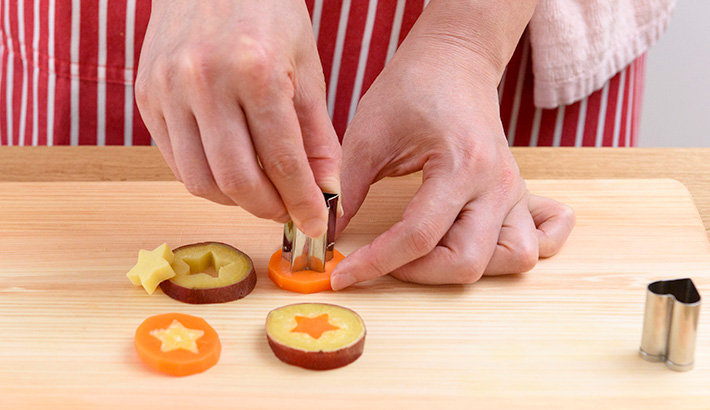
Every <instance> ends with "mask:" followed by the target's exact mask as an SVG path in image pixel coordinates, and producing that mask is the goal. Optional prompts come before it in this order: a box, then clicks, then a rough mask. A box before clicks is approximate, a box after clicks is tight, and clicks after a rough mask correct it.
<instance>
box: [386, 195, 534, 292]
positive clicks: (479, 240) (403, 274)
mask: <svg viewBox="0 0 710 410" xmlns="http://www.w3.org/2000/svg"><path fill="white" fill-rule="evenodd" d="M516 208H520V207H518V206H517V205H516V206H515V207H514V208H513V210H511V212H509V214H508V216H507V217H506V219H505V220H504V221H503V222H502V223H503V227H504V229H505V228H508V231H507V232H508V234H507V235H506V237H504V235H503V230H501V222H497V221H496V217H495V206H493V205H492V204H490V203H487V202H484V201H482V200H480V199H479V200H476V201H474V202H471V203H469V204H467V205H466V206H465V207H464V208H463V210H462V211H461V214H460V215H459V217H458V219H457V220H456V222H454V224H453V226H452V227H451V229H450V230H449V232H448V233H447V234H446V236H445V237H444V239H442V241H441V243H440V244H439V245H438V246H437V247H436V248H435V249H434V250H433V251H432V252H431V253H429V254H428V255H426V256H424V257H422V258H420V259H417V260H415V261H413V262H411V263H409V264H407V265H405V266H402V267H401V268H399V269H397V270H395V271H394V272H392V276H394V277H396V278H398V279H400V280H404V281H407V282H416V283H423V284H447V283H448V284H452V283H455V284H460V283H473V282H475V281H477V280H478V279H480V278H481V276H482V275H483V274H484V272H485V273H488V267H490V266H491V264H494V265H495V264H497V262H495V261H494V259H495V258H496V257H501V256H503V255H500V252H502V250H501V248H503V250H505V251H506V252H507V249H506V248H505V247H504V246H501V244H500V243H501V240H503V241H505V242H504V243H506V245H507V246H509V247H510V248H512V246H511V245H512V243H508V242H509V241H510V242H514V241H513V239H514V238H509V237H510V236H512V235H513V234H514V233H516V232H517V231H518V228H516V227H513V226H512V225H517V224H518V223H519V222H520V220H521V219H522V217H521V216H520V215H519V214H520V212H519V210H517V209H516ZM522 209H523V210H524V211H525V213H527V209H526V208H525V206H522ZM527 217H528V219H530V215H529V214H528V215H527ZM529 225H530V226H528V227H527V228H528V229H531V230H530V237H531V238H532V239H533V240H535V241H536V238H535V231H534V225H532V220H531V219H530V221H529ZM499 231H500V233H499ZM507 237H508V238H509V239H508V238H507ZM496 239H498V244H496ZM511 253H513V254H514V252H511ZM505 256H506V257H507V260H509V261H510V268H511V269H525V267H519V266H516V263H518V262H517V258H510V256H509V255H505ZM535 257H536V258H537V253H535Z"/></svg>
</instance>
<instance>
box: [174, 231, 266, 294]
mask: <svg viewBox="0 0 710 410" xmlns="http://www.w3.org/2000/svg"><path fill="white" fill-rule="evenodd" d="M173 252H174V254H175V258H174V260H173V263H172V265H171V266H172V268H173V270H174V271H175V276H174V277H173V278H172V279H170V280H167V281H164V282H162V283H161V284H160V289H162V290H163V292H164V293H165V294H166V295H168V296H170V297H171V298H173V299H176V300H179V301H180V302H185V303H192V304H203V303H224V302H231V301H233V300H237V299H241V298H243V297H245V296H246V295H248V294H249V293H251V291H252V290H254V286H256V271H255V270H254V263H253V262H252V260H251V258H249V256H248V255H247V254H246V253H244V252H242V251H240V250H239V249H237V248H234V247H232V246H229V245H227V244H224V243H220V242H205V243H196V244H192V245H185V246H181V247H179V248H177V249H175V250H174V251H173ZM209 269H213V270H214V271H215V272H217V276H216V277H215V276H212V275H210V274H208V273H205V272H206V271H207V270H209Z"/></svg>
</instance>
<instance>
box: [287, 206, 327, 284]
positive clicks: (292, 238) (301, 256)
mask: <svg viewBox="0 0 710 410" xmlns="http://www.w3.org/2000/svg"><path fill="white" fill-rule="evenodd" d="M323 196H324V197H325V204H326V207H327V208H328V229H327V230H326V231H325V233H324V234H323V235H321V236H319V237H317V238H311V237H310V236H308V235H306V234H305V233H303V232H302V231H301V230H300V229H298V228H296V226H295V225H294V224H293V221H289V222H288V223H286V224H285V225H284V236H283V247H282V248H281V250H282V252H281V255H282V258H283V259H284V260H286V261H288V262H289V264H290V265H291V271H292V272H296V271H301V270H308V269H309V270H314V271H317V272H324V271H325V263H326V262H328V261H329V260H331V259H333V250H334V249H335V219H336V217H337V213H338V199H339V195H338V194H329V193H323Z"/></svg>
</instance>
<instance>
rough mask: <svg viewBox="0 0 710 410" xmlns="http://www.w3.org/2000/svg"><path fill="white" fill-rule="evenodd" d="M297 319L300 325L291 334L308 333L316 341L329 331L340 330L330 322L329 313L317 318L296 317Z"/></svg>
mask: <svg viewBox="0 0 710 410" xmlns="http://www.w3.org/2000/svg"><path fill="white" fill-rule="evenodd" d="M295 319H296V323H298V324H297V325H296V327H294V328H293V329H291V332H301V333H308V334H309V335H310V336H311V337H312V338H314V339H320V337H321V336H322V335H323V333H325V332H327V331H329V330H338V329H340V328H339V327H338V326H335V325H332V324H331V323H330V322H329V321H328V314H327V313H323V314H322V315H320V316H316V317H305V316H296V317H295Z"/></svg>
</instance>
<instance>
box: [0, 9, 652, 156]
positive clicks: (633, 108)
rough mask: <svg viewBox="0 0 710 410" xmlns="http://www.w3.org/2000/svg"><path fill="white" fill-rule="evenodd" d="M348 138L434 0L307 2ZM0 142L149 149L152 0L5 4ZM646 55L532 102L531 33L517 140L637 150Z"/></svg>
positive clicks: (510, 98) (518, 84)
mask: <svg viewBox="0 0 710 410" xmlns="http://www.w3.org/2000/svg"><path fill="white" fill-rule="evenodd" d="M305 1H306V4H307V6H308V10H309V12H310V14H311V17H312V21H313V28H314V33H315V35H316V40H317V44H318V50H319V52H320V56H321V60H322V63H323V71H324V75H325V80H326V85H327V89H328V92H327V99H328V110H329V113H330V116H331V118H332V119H333V124H334V126H335V129H336V131H337V132H338V135H340V136H341V137H342V135H343V133H344V131H345V128H346V126H347V124H348V122H349V120H350V119H351V118H352V117H353V115H354V113H355V108H356V107H357V102H358V101H359V99H360V97H361V96H362V95H363V94H364V93H365V92H366V91H367V89H368V88H369V86H370V84H372V82H373V81H374V80H375V78H376V77H377V75H378V74H379V73H380V71H381V70H382V68H383V67H384V65H385V64H386V62H387V61H388V60H389V59H390V58H391V57H392V55H393V54H394V52H395V50H396V49H397V47H398V46H399V44H400V43H401V42H402V40H403V39H404V38H405V36H406V35H407V33H408V32H409V30H410V29H411V27H412V26H413V25H414V22H415V21H416V20H417V18H418V17H419V15H420V13H421V11H422V10H423V8H424V7H425V5H426V2H427V1H428V0H305ZM0 2H1V4H0V27H1V32H2V43H1V44H0V55H1V65H2V67H0V68H1V70H0V145H149V144H150V143H151V140H150V135H149V134H148V131H147V130H146V128H145V126H144V125H143V122H142V121H141V119H140V115H139V113H138V109H137V108H136V106H135V102H134V98H133V81H134V78H135V73H136V70H135V68H136V65H137V62H138V57H139V52H140V48H141V44H142V42H143V37H144V34H145V29H146V26H147V24H148V19H149V15H150V0H95V1H80V0H0ZM644 66H645V58H644V57H641V58H639V59H638V60H636V61H635V62H633V63H632V64H630V65H629V66H628V67H626V68H625V69H624V70H623V71H622V72H620V73H618V74H617V75H616V76H615V77H614V78H612V79H611V80H610V81H609V82H608V83H607V84H606V85H605V86H604V88H602V89H601V90H599V91H597V92H595V93H593V94H592V95H590V96H589V97H587V98H586V99H584V100H582V101H580V102H577V103H575V104H571V105H568V106H563V107H559V108H558V109H553V110H545V109H539V108H535V107H534V106H533V94H532V92H533V90H532V79H533V77H532V70H531V53H530V47H529V44H528V41H527V39H526V36H524V37H523V39H522V40H521V42H520V44H519V45H518V48H517V49H516V51H515V54H514V56H513V58H512V59H511V61H510V63H509V65H508V67H507V69H506V72H505V75H504V77H503V79H502V81H501V84H500V88H499V94H500V98H501V103H500V105H501V119H502V121H503V125H504V128H505V131H506V135H507V136H508V139H509V142H510V143H511V145H516V146H521V145H526V146H527V145H529V146H536V145H539V146H558V145H563V146H633V145H635V144H636V142H637V140H638V124H639V117H640V107H641V98H642V91H643V89H642V85H643V76H644Z"/></svg>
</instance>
